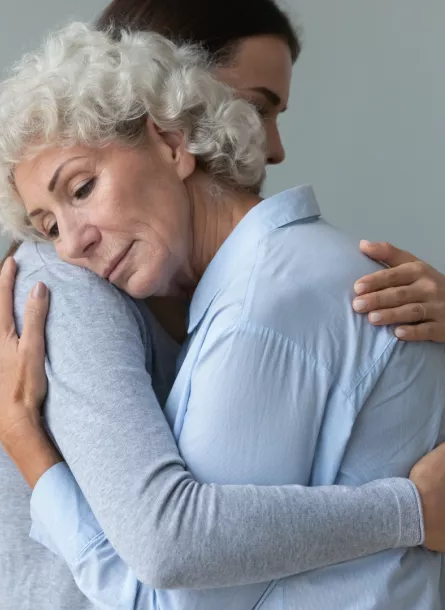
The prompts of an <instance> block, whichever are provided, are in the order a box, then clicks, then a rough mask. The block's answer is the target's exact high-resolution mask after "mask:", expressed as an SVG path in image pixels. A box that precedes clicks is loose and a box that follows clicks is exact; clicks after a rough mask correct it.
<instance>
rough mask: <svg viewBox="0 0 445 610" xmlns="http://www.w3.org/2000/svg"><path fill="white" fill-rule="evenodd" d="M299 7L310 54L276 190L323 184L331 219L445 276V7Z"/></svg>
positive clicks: (303, 63)
mask: <svg viewBox="0 0 445 610" xmlns="http://www.w3.org/2000/svg"><path fill="white" fill-rule="evenodd" d="M288 4H290V5H291V9H292V13H293V14H294V15H295V17H296V19H297V22H298V23H300V24H301V25H302V27H303V29H304V30H303V41H304V50H303V53H302V55H301V57H300V59H299V60H298V62H297V65H296V67H295V74H294V82H293V87H292V100H291V105H290V109H289V112H288V113H287V114H286V115H284V116H283V118H282V122H281V126H282V128H283V133H284V142H285V145H286V148H287V153H288V157H287V161H286V163H285V165H284V166H283V167H281V168H274V169H273V170H272V171H271V172H270V175H269V181H268V185H267V190H268V191H269V192H275V191H277V190H280V189H283V188H285V187H290V186H292V185H294V184H295V183H302V182H310V183H313V184H314V186H315V188H316V193H317V196H318V199H319V203H320V205H321V207H322V210H323V212H324V214H325V216H326V217H328V218H329V220H331V221H332V222H334V223H335V224H337V225H338V226H341V227H343V228H344V229H345V230H347V231H348V232H351V233H353V234H355V235H357V236H358V237H364V238H368V239H387V240H392V241H394V242H395V243H396V244H398V245H399V246H401V247H404V248H409V249H411V250H412V251H414V252H415V253H417V254H418V255H419V256H422V257H423V258H425V259H426V260H428V261H429V262H431V263H433V264H435V265H436V266H438V267H439V268H441V270H442V271H445V239H444V236H443V233H444V230H445V181H444V179H443V176H444V170H445V166H444V163H445V120H444V112H445V78H444V68H445V36H444V32H445V3H444V2H443V0H422V1H419V0H372V1H369V0H289V1H288Z"/></svg>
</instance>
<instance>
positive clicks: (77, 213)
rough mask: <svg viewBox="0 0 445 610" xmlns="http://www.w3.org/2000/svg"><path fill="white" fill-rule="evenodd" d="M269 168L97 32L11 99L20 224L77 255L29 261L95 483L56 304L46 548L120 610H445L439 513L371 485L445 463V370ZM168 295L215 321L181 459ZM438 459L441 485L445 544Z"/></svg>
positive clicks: (190, 95) (196, 335) (11, 85)
mask: <svg viewBox="0 0 445 610" xmlns="http://www.w3.org/2000/svg"><path fill="white" fill-rule="evenodd" d="M290 66H291V59H290V57H289V70H290ZM264 160H265V155H264V134H263V130H262V126H261V122H260V120H259V118H258V116H257V114H256V112H255V111H254V110H253V109H252V108H251V107H250V106H249V105H248V104H247V103H246V102H243V101H241V100H235V99H234V98H233V95H232V93H231V91H230V90H229V89H228V88H227V87H225V86H224V85H222V84H220V83H218V82H217V81H215V80H214V78H213V77H212V76H211V74H210V72H209V71H208V66H207V64H206V62H205V61H204V60H203V58H202V56H201V54H200V53H198V52H197V51H196V50H195V49H193V48H188V47H181V48H179V47H175V46H174V45H172V44H171V43H168V42H167V41H166V40H165V39H162V38H160V37H158V36H156V35H154V34H145V35H144V34H134V35H128V34H123V35H122V37H121V38H120V39H117V40H114V39H112V38H111V37H110V36H109V35H107V34H104V33H99V32H94V31H91V30H90V29H89V28H87V27H86V26H82V25H73V26H71V27H69V28H67V29H66V30H63V31H62V32H61V33H60V34H59V35H56V36H55V37H53V38H52V39H51V40H50V41H49V42H48V43H47V44H46V45H45V47H44V48H43V50H42V51H41V52H39V53H37V54H34V55H31V56H29V57H27V58H26V59H25V60H24V61H23V62H22V64H21V65H20V66H19V67H18V69H17V71H16V74H15V75H14V76H13V77H12V78H11V79H10V80H9V81H8V82H6V83H5V84H4V85H3V89H2V93H1V95H0V170H1V174H2V179H1V180H0V185H1V219H2V222H3V224H4V225H5V226H6V227H8V228H9V230H10V232H11V234H13V235H14V236H15V237H19V238H24V239H28V240H29V239H31V240H36V239H37V240H38V241H41V240H42V239H43V240H45V239H46V240H49V241H53V242H54V249H53V246H52V245H51V244H40V243H37V244H36V243H31V244H27V245H25V246H23V247H22V248H21V249H20V250H19V253H18V256H17V258H18V260H19V264H20V270H21V276H20V275H19V278H18V291H19V293H23V292H24V291H25V290H27V288H28V286H29V285H30V282H31V283H33V282H34V278H35V277H36V276H37V275H38V276H39V278H40V279H43V280H45V282H46V283H47V284H48V285H49V287H50V288H51V290H52V294H53V300H52V307H51V312H50V316H49V319H48V339H49V344H48V361H47V373H48V381H49V383H48V395H47V398H46V409H47V412H46V415H47V421H48V425H49V428H50V431H51V434H52V435H53V437H54V439H55V441H56V443H57V445H58V447H59V449H60V451H61V453H62V454H63V456H64V458H65V459H66V462H67V465H68V466H69V467H70V469H71V470H72V472H73V474H74V476H75V477H76V480H77V483H76V480H75V479H74V478H73V476H72V474H71V472H70V471H69V470H68V468H67V466H66V465H65V464H64V463H63V462H62V461H61V458H60V457H59V455H58V453H57V450H56V449H55V448H54V447H53V446H52V444H51V443H50V441H49V440H48V438H47V437H46V435H45V433H44V432H43V431H42V429H41V428H40V426H39V422H38V417H37V409H36V404H35V399H36V398H37V399H41V398H42V396H43V395H44V393H45V390H46V387H45V384H44V383H43V378H44V375H43V374H42V372H43V371H42V370H41V368H39V362H38V360H37V361H35V360H34V359H30V358H27V359H26V358H25V359H23V358H22V353H24V352H25V353H26V344H27V341H28V340H29V337H30V333H31V332H32V320H33V318H32V312H34V313H35V312H36V310H38V309H39V305H38V304H42V303H46V302H47V298H48V295H47V290H46V287H45V286H44V284H38V285H37V287H36V289H35V290H34V292H33V299H32V300H31V301H30V309H29V310H28V312H27V317H26V318H25V327H24V331H23V334H22V339H21V340H20V345H21V346H22V347H21V348H20V349H19V350H18V362H19V366H18V368H17V361H15V362H14V363H13V364H12V365H11V370H12V371H14V375H13V377H12V378H11V379H9V380H8V376H9V375H8V370H6V371H4V373H5V374H4V375H3V376H2V378H1V380H0V385H1V387H2V391H3V388H9V389H11V394H10V396H11V399H10V400H9V401H8V398H6V399H5V404H8V408H7V409H2V410H1V415H0V435H1V440H2V442H3V444H4V446H5V448H6V450H7V451H8V452H9V454H10V455H11V457H12V458H13V459H14V460H15V461H16V463H17V465H18V466H19V468H20V470H21V471H22V473H23V475H24V476H25V478H26V479H27V480H28V482H29V483H30V484H31V486H33V487H35V489H34V493H33V499H32V512H33V518H34V532H33V535H34V537H35V538H37V539H39V540H41V541H42V542H43V543H44V544H46V545H47V546H48V547H50V548H52V549H54V550H55V551H56V552H57V553H58V554H60V555H61V556H63V557H64V558H65V559H66V561H67V562H68V563H69V565H70V568H71V569H72V571H73V574H74V576H75V578H76V580H77V582H78V584H79V587H80V588H81V589H82V590H83V591H84V592H85V594H86V595H88V596H89V597H90V599H91V600H92V601H93V602H94V603H96V604H97V605H98V607H102V608H118V607H125V608H136V607H138V608H187V609H189V608H228V607H233V608H253V607H258V604H260V603H261V604H262V606H261V607H262V608H264V609H266V608H276V607H277V604H281V606H282V607H283V608H295V607H296V604H298V606H300V607H309V606H311V607H314V608H318V607H322V606H323V607H326V606H327V607H332V608H339V607H342V608H348V607H351V608H352V607H357V600H356V597H357V595H360V596H361V599H362V602H361V604H362V607H363V608H365V607H373V608H384V607H388V603H389V607H391V608H397V607H400V608H402V607H403V608H407V607H410V604H411V603H412V604H417V597H418V596H419V595H422V602H423V604H424V607H425V608H430V607H431V608H433V607H434V604H435V600H436V598H437V594H438V579H439V574H440V557H439V556H434V555H432V554H430V553H428V552H427V551H425V550H423V549H418V548H412V549H406V548H400V547H404V546H414V545H416V544H418V543H419V542H420V541H421V539H422V531H421V529H422V522H421V518H420V506H419V496H418V495H417V493H416V488H415V487H414V486H413V485H412V484H411V483H410V482H409V481H407V480H404V479H399V478H389V479H387V480H382V481H376V482H374V483H371V482H370V481H372V480H373V479H376V478H381V477H385V476H386V477H399V476H406V475H407V474H408V473H409V470H410V468H411V466H412V464H413V463H414V462H415V461H416V460H417V459H419V458H420V457H421V455H423V454H424V453H425V452H427V451H429V450H430V449H432V448H433V447H434V445H435V444H437V442H438V441H439V440H441V439H442V436H443V429H442V419H443V409H444V404H445V401H444V399H445V381H444V380H443V375H442V370H443V366H444V364H445V357H444V355H443V353H442V351H441V350H436V349H435V347H434V346H433V345H425V346H414V345H403V344H400V343H399V342H398V341H397V340H396V339H395V338H394V337H393V335H392V334H391V332H390V331H388V330H386V329H374V328H373V327H371V326H370V325H368V324H367V322H366V321H365V320H363V318H360V317H358V316H355V315H354V314H353V312H352V311H351V309H350V306H349V297H350V294H349V290H348V286H349V285H350V282H351V279H352V278H353V277H355V276H356V275H359V274H360V273H364V272H367V271H371V270H372V269H373V268H375V267H374V266H373V265H372V264H371V263H368V262H366V261H364V260H363V258H362V257H360V256H359V255H357V254H356V253H355V248H354V246H353V244H351V243H350V242H349V241H348V240H347V239H346V238H345V237H344V236H343V235H341V234H340V233H339V232H338V231H336V230H335V229H334V228H332V227H330V226H329V225H328V224H327V223H325V222H324V221H323V220H321V218H320V213H319V210H318V207H317V204H316V202H315V198H314V195H313V193H312V191H311V189H309V188H307V187H302V188H299V189H294V190H291V191H288V192H286V193H282V194H281V195H278V196H276V197H273V198H271V199H269V200H265V201H261V199H260V197H259V195H258V192H259V188H260V185H261V180H262V176H263V172H264ZM56 254H57V256H58V257H59V258H60V259H62V260H63V261H65V263H69V264H68V265H67V264H65V263H63V262H61V261H59V260H58V259H57V256H56ZM332 263H334V270H332V268H331V269H329V267H330V264H332ZM75 266H77V267H80V268H81V269H76V268H75ZM13 272H14V268H13V264H12V262H11V261H8V263H7V265H6V266H5V268H4V269H3V271H2V284H3V286H4V287H5V288H6V290H5V291H4V292H5V294H8V289H9V285H10V282H11V279H12V277H13ZM90 272H93V273H90ZM98 276H100V277H98ZM118 289H119V290H118ZM327 293H328V294H330V295H331V296H330V297H329V299H328V300H327V299H326V297H325V295H326V294H327ZM151 295H185V296H192V300H191V306H190V316H189V327H188V331H189V338H188V341H187V343H186V345H185V346H184V350H183V353H182V355H181V368H180V371H179V374H178V376H177V378H176V381H175V384H174V386H173V389H172V391H171V392H170V394H169V396H168V399H167V402H166V406H165V411H164V412H165V415H166V417H167V420H168V422H169V423H170V426H171V429H172V430H173V434H174V437H175V439H176V440H177V442H178V444H179V449H180V452H181V457H180V455H179V453H178V449H177V447H176V446H175V444H174V442H173V438H172V436H171V434H170V431H169V429H168V424H167V422H166V421H165V420H164V418H163V415H162V412H161V410H160V408H159V404H158V403H157V401H156V398H155V395H154V393H153V389H154V390H155V391H156V392H157V395H158V397H161V398H162V397H163V396H164V395H165V389H166V387H167V386H168V382H169V379H170V378H171V375H172V371H171V370H163V367H162V362H163V357H164V355H165V353H166V351H167V350H172V349H174V347H173V346H172V345H171V344H169V343H168V342H167V339H166V337H165V336H163V335H162V333H161V331H160V329H158V328H157V327H156V325H155V323H154V321H153V319H152V318H151V317H150V316H149V314H148V312H147V311H146V309H145V307H144V305H143V303H141V302H140V301H139V300H138V299H142V298H145V297H148V296H151ZM130 297H132V298H130ZM34 319H35V318H34ZM10 328H11V327H9V335H10V337H11V340H12V341H13V340H14V337H13V336H11V330H10ZM38 331H39V329H38V328H37V332H38ZM339 354H341V359H340V358H338V355H339ZM17 371H18V373H19V374H18V375H17ZM7 394H8V392H6V395H7ZM420 403H422V404H424V405H427V406H425V408H423V409H421V408H419V404H420ZM383 406H384V409H382V407H383ZM407 436H408V437H410V438H412V441H411V443H409V445H408V444H407V443H406V438H407ZM182 459H184V460H185V461H186V463H187V464H188V467H189V469H190V471H191V472H192V473H193V476H192V475H191V474H189V473H188V472H187V471H186V470H185V467H184V462H183V461H182ZM428 459H429V462H428V463H429V464H431V461H432V462H433V467H430V468H429V471H428V477H424V478H423V482H422V477H421V476H420V478H418V479H416V482H417V483H418V485H419V487H420V491H421V492H422V486H423V490H424V492H423V494H421V495H422V500H423V503H424V508H425V516H426V517H428V518H429V519H430V525H431V527H432V530H433V531H434V530H435V528H437V526H438V524H440V523H441V519H440V513H441V510H438V508H437V505H438V503H439V500H441V499H442V496H441V495H440V493H439V492H437V490H436V488H437V486H438V484H439V483H440V482H441V477H440V476H439V475H438V473H437V472H435V470H436V462H435V454H433V455H432V456H430V457H429V458H428ZM440 463H441V462H439V464H440ZM420 471H422V466H420ZM432 474H434V475H435V477H434V476H432ZM426 480H427V482H426ZM198 481H200V482H198ZM207 481H211V482H212V483H206V482H207ZM431 481H434V482H433V483H432V482H431ZM248 483H253V484H254V485H247V484H248ZM77 484H79V486H80V488H79V487H78V486H77ZM309 484H311V485H313V486H314V488H312V489H309V488H304V487H301V485H309ZM279 485H281V486H282V487H277V486H279ZM322 485H335V486H333V487H330V488H329V487H321V486H322ZM342 485H343V486H342ZM345 485H353V486H359V487H346V486H345ZM80 489H82V492H83V494H85V497H84V496H83V494H82V492H81V491H80ZM434 492H435V493H434ZM442 493H443V492H442ZM87 502H88V503H89V504H90V506H91V509H92V511H94V515H95V516H93V512H92V511H91V510H90V508H89V506H88V504H87ZM442 506H443V503H442V504H441V505H440V509H441V508H442ZM95 517H96V518H97V521H96V518H95ZM401 526H402V527H401ZM427 526H428V522H427ZM102 528H103V530H102ZM400 528H401V529H400ZM401 532H402V536H401V535H400V533H401ZM427 533H428V532H427ZM439 540H441V538H440V536H439ZM111 544H112V545H113V547H114V548H115V549H116V551H115V550H114V548H113V547H112V546H111ZM429 546H430V548H436V549H438V550H442V549H443V546H442V544H441V543H438V541H437V539H436V540H435V542H430V543H429ZM395 547H399V548H395ZM383 549H391V550H388V551H386V552H385V553H382V554H381V555H380V556H379V555H375V556H372V557H368V558H366V560H356V561H354V562H349V563H345V564H343V565H342V566H333V567H331V568H327V567H325V568H324V569H323V570H319V571H318V572H315V573H313V574H311V576H310V577H308V576H305V575H304V574H301V573H302V572H304V571H306V570H308V569H310V568H316V567H321V566H327V565H329V564H333V563H335V562H339V561H346V560H350V559H352V558H357V557H361V556H363V555H365V554H370V553H375V552H376V551H379V550H383ZM117 553H119V555H118V554H117ZM121 557H122V559H121ZM124 562H126V563H124ZM127 564H128V567H127ZM133 570H134V572H133ZM299 573H300V575H297V574H299ZM336 575H339V577H338V578H337V577H336ZM137 577H139V578H140V580H141V581H143V582H147V583H148V584H149V585H151V586H154V587H159V588H160V589H161V590H156V591H155V590H153V589H151V588H149V587H148V586H143V585H141V583H140V582H139V581H138V580H137ZM284 577H287V578H284ZM280 578H282V579H283V580H280V581H279V582H278V581H277V579H280ZM255 583H260V584H255ZM395 583H397V584H395ZM425 583H427V584H425ZM345 584H347V585H348V586H345ZM235 585H244V586H242V587H241V586H238V587H234V586H235ZM229 586H231V588H229ZM168 587H171V588H179V587H194V589H193V590H186V589H179V590H172V591H168V590H166V589H167V588H168ZM199 587H224V588H223V589H210V590H198V588H199ZM327 587H329V588H328V589H327ZM327 590H328V591H329V598H328V599H327V598H326V592H327ZM412 607H415V606H414V605H413V606H412ZM416 607H417V606H416Z"/></svg>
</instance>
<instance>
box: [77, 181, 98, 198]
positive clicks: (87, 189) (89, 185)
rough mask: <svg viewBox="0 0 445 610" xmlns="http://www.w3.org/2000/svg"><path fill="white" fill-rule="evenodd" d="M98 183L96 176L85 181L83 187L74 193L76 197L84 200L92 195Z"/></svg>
mask: <svg viewBox="0 0 445 610" xmlns="http://www.w3.org/2000/svg"><path fill="white" fill-rule="evenodd" d="M95 185H96V178H91V180H88V182H85V184H83V185H82V186H81V187H79V188H78V189H77V190H76V191H75V193H74V199H78V200H82V199H86V198H87V197H89V196H90V195H91V193H92V192H93V190H94V187H95Z"/></svg>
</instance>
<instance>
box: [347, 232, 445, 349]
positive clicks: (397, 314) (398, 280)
mask: <svg viewBox="0 0 445 610" xmlns="http://www.w3.org/2000/svg"><path fill="white" fill-rule="evenodd" d="M360 249H361V251H362V252H363V253H364V254H366V255H367V256H369V257H370V258H372V259H374V260H376V261H380V262H383V263H385V264H386V265H387V266H388V267H390V268H389V269H384V270H383V271H377V272H375V273H372V274H370V275H367V276H365V277H362V278H360V279H359V280H357V282H356V283H355V292H356V294H357V297H356V298H355V299H354V302H353V306H354V309H355V311H357V312H358V313H367V314H368V319H369V321H370V322H371V323H372V324H375V325H377V326H382V325H386V324H401V325H402V326H399V327H398V328H397V329H396V335H397V336H398V337H399V338H400V339H403V340H404V341H435V342H436V343H445V275H443V274H442V273H439V271H437V270H436V269H434V268H433V267H431V265H428V264H427V263H425V262H423V261H422V260H420V259H419V258H417V257H416V256H414V255H413V254H410V253H409V252H405V251H404V250H399V249H398V248H396V247H395V246H392V245H391V244H386V243H370V242H368V241H362V242H361V243H360Z"/></svg>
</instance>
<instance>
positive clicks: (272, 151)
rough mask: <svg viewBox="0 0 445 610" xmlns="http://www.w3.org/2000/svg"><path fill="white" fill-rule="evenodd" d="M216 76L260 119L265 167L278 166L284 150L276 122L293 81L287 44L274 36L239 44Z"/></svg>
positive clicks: (243, 41)
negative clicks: (269, 164)
mask: <svg viewBox="0 0 445 610" xmlns="http://www.w3.org/2000/svg"><path fill="white" fill-rule="evenodd" d="M216 76H217V77H218V78H219V79H220V80H222V81H224V82H226V83H227V84H228V85H230V86H231V87H233V88H234V89H235V91H236V93H237V94H238V95H239V97H242V98H243V99H246V100H248V101H249V102H251V103H252V104H254V106H256V108H257V109H258V112H259V113H260V115H261V116H262V118H263V121H264V128H265V130H266V136H267V146H268V149H267V161H268V163H273V164H277V163H281V162H282V161H283V160H284V156H285V153H284V149H283V145H282V143H281V137H280V132H279V129H278V118H279V116H280V114H281V113H282V112H284V111H285V110H286V108H287V104H288V100H289V92H290V84H291V78H292V56H291V53H290V49H289V46H288V45H287V43H286V42H285V41H284V40H283V39H281V38H279V37H277V36H254V37H251V38H245V39H244V40H242V41H241V42H240V43H239V46H238V48H237V50H236V54H235V57H234V60H233V61H232V63H231V64H230V65H229V66H227V67H221V68H219V69H218V70H217V72H216Z"/></svg>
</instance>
